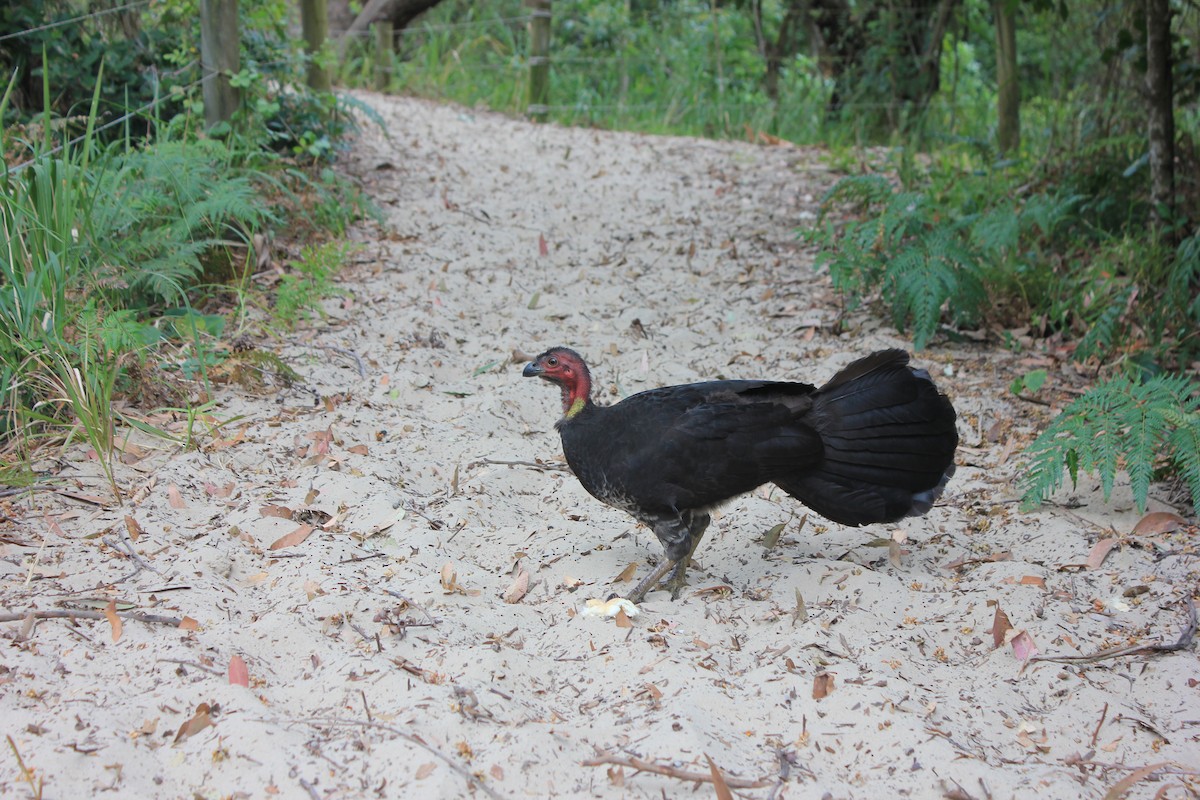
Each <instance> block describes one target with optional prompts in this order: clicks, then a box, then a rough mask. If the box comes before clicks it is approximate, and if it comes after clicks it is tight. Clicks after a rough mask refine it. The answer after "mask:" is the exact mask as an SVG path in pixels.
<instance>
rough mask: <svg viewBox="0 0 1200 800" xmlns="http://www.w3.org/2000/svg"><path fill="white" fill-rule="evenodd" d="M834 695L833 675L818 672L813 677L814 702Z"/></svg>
mask: <svg viewBox="0 0 1200 800" xmlns="http://www.w3.org/2000/svg"><path fill="white" fill-rule="evenodd" d="M832 693H833V673H832V672H818V673H817V674H816V675H814V676H813V691H812V696H813V700H821V699H823V698H826V697H828V696H829V695H831V694H832Z"/></svg>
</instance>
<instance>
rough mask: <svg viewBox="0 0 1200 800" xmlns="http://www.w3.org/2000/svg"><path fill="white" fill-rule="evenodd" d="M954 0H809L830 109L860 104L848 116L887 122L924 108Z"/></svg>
mask: <svg viewBox="0 0 1200 800" xmlns="http://www.w3.org/2000/svg"><path fill="white" fill-rule="evenodd" d="M960 3H961V0H896V1H895V2H893V3H891V4H886V5H885V4H882V3H872V4H864V5H859V6H853V7H852V6H851V5H850V3H849V2H848V0H810V4H809V9H808V17H809V24H810V32H811V35H812V38H813V40H814V43H815V45H816V49H817V50H818V52H819V53H820V61H821V64H822V69H823V71H824V72H825V73H826V74H827V75H830V76H831V77H833V78H834V79H835V85H834V89H833V93H832V94H831V96H830V100H829V111H830V114H831V115H835V116H836V115H839V114H841V113H843V112H844V111H845V110H846V107H847V106H850V105H861V106H863V108H862V109H860V110H857V111H855V112H854V116H855V117H857V118H859V119H863V120H867V123H866V124H868V125H873V126H874V127H877V128H878V127H883V126H887V127H893V128H894V127H895V126H896V125H897V124H898V123H899V122H900V120H901V118H902V117H910V116H912V115H913V114H914V113H920V112H921V111H923V110H924V108H925V106H926V105H927V104H928V103H929V100H930V99H931V98H932V97H933V96H934V94H936V93H937V90H938V86H939V83H940V80H941V75H940V69H941V58H942V40H943V39H944V38H945V35H946V30H947V28H948V26H949V24H950V19H951V17H952V16H953V13H954V11H955V9H956V8H958V6H959V5H960ZM860 9H861V11H860ZM880 109H882V111H880Z"/></svg>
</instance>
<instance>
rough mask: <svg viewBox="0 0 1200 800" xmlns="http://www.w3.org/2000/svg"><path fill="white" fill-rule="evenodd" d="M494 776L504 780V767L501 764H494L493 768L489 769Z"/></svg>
mask: <svg viewBox="0 0 1200 800" xmlns="http://www.w3.org/2000/svg"><path fill="white" fill-rule="evenodd" d="M488 772H489V773H491V776H492V778H494V779H495V780H498V781H502V780H504V768H503V767H501V766H500V765H499V764H492V768H491V769H489V770H488Z"/></svg>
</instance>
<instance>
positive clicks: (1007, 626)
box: [992, 604, 1012, 650]
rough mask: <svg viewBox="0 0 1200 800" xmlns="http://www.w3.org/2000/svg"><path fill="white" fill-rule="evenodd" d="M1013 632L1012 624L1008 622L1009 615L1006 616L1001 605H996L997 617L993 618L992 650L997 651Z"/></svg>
mask: <svg viewBox="0 0 1200 800" xmlns="http://www.w3.org/2000/svg"><path fill="white" fill-rule="evenodd" d="M1010 630H1012V623H1011V622H1009V620H1008V614H1005V613H1004V611H1003V609H1001V608H1000V605H999V604H997V605H996V615H995V616H994V617H993V618H992V649H993V650H995V649H996V648H997V647H999V646H1000V645H1002V644H1004V637H1006V636H1007V635H1008V632H1009V631H1010Z"/></svg>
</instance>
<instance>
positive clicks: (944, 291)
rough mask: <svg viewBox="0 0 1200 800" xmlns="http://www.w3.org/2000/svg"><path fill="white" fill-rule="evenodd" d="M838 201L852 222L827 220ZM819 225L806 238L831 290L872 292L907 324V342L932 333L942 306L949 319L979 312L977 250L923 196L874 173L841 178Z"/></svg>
mask: <svg viewBox="0 0 1200 800" xmlns="http://www.w3.org/2000/svg"><path fill="white" fill-rule="evenodd" d="M844 204H850V205H851V206H852V208H853V210H852V212H851V213H852V215H853V217H852V219H851V220H850V221H848V222H844V223H843V224H842V225H833V224H830V223H829V222H828V221H827V218H828V215H829V213H830V212H831V210H832V209H835V208H837V209H840V208H842V207H843V205H844ZM821 222H824V223H825V224H824V226H823V227H818V228H815V229H813V230H811V231H809V232H808V233H807V235H808V238H809V239H810V240H811V241H814V242H817V243H818V244H820V245H822V250H821V252H820V254H819V255H818V263H819V264H824V265H826V266H828V267H829V273H830V276H831V277H832V278H833V285H834V287H835V288H836V289H837V290H838V291H839V292H842V293H843V294H845V295H846V296H847V297H848V298H849V299H850V300H851V302H857V301H859V300H860V299H861V298H863V297H864V296H866V295H868V294H869V293H874V292H876V291H878V293H879V294H880V295H881V296H882V297H883V298H885V301H886V302H888V303H890V304H891V309H892V317H893V320H894V321H895V324H896V326H897V327H899V328H901V329H902V330H903V329H905V328H908V327H910V326H911V328H912V331H913V344H914V346H915V347H917V348H922V347H924V346H925V345H926V344H927V343H928V342H929V340H930V339H931V338H932V337H933V335H934V333H936V331H937V328H938V325H939V323H940V321H941V317H942V313H943V312H942V309H943V306H947V311H948V313H949V314H950V317H951V319H952V321H953V322H954V323H956V324H970V323H972V322H974V321H975V320H977V319H978V318H979V317H980V315H981V311H982V308H983V305H984V303H985V302H986V300H987V296H986V293H985V291H984V276H983V273H984V269H983V265H982V263H981V253H982V252H983V251H984V250H985V248H982V247H976V246H973V245H972V238H973V237H972V234H973V233H976V231H975V230H974V229H972V228H971V227H969V226H967V225H964V224H962V223H956V222H954V221H953V220H945V219H939V218H938V215H937V213H936V210H935V208H934V207H933V204H932V203H931V201H930V198H929V197H928V196H927V195H924V194H921V193H916V192H905V191H899V190H893V189H892V187H891V186H890V185H889V184H888V183H887V182H886V181H885V180H884V179H882V178H880V177H879V176H874V175H867V176H859V177H851V178H846V179H843V180H842V181H840V182H839V183H838V184H837V185H836V186H835V187H834V188H833V189H832V190H831V191H830V193H829V195H828V196H827V197H826V199H825V202H824V204H823V213H822V220H821ZM980 230H981V231H986V230H988V229H985V228H981V229H980ZM950 301H953V302H952V303H951V302H950Z"/></svg>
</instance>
